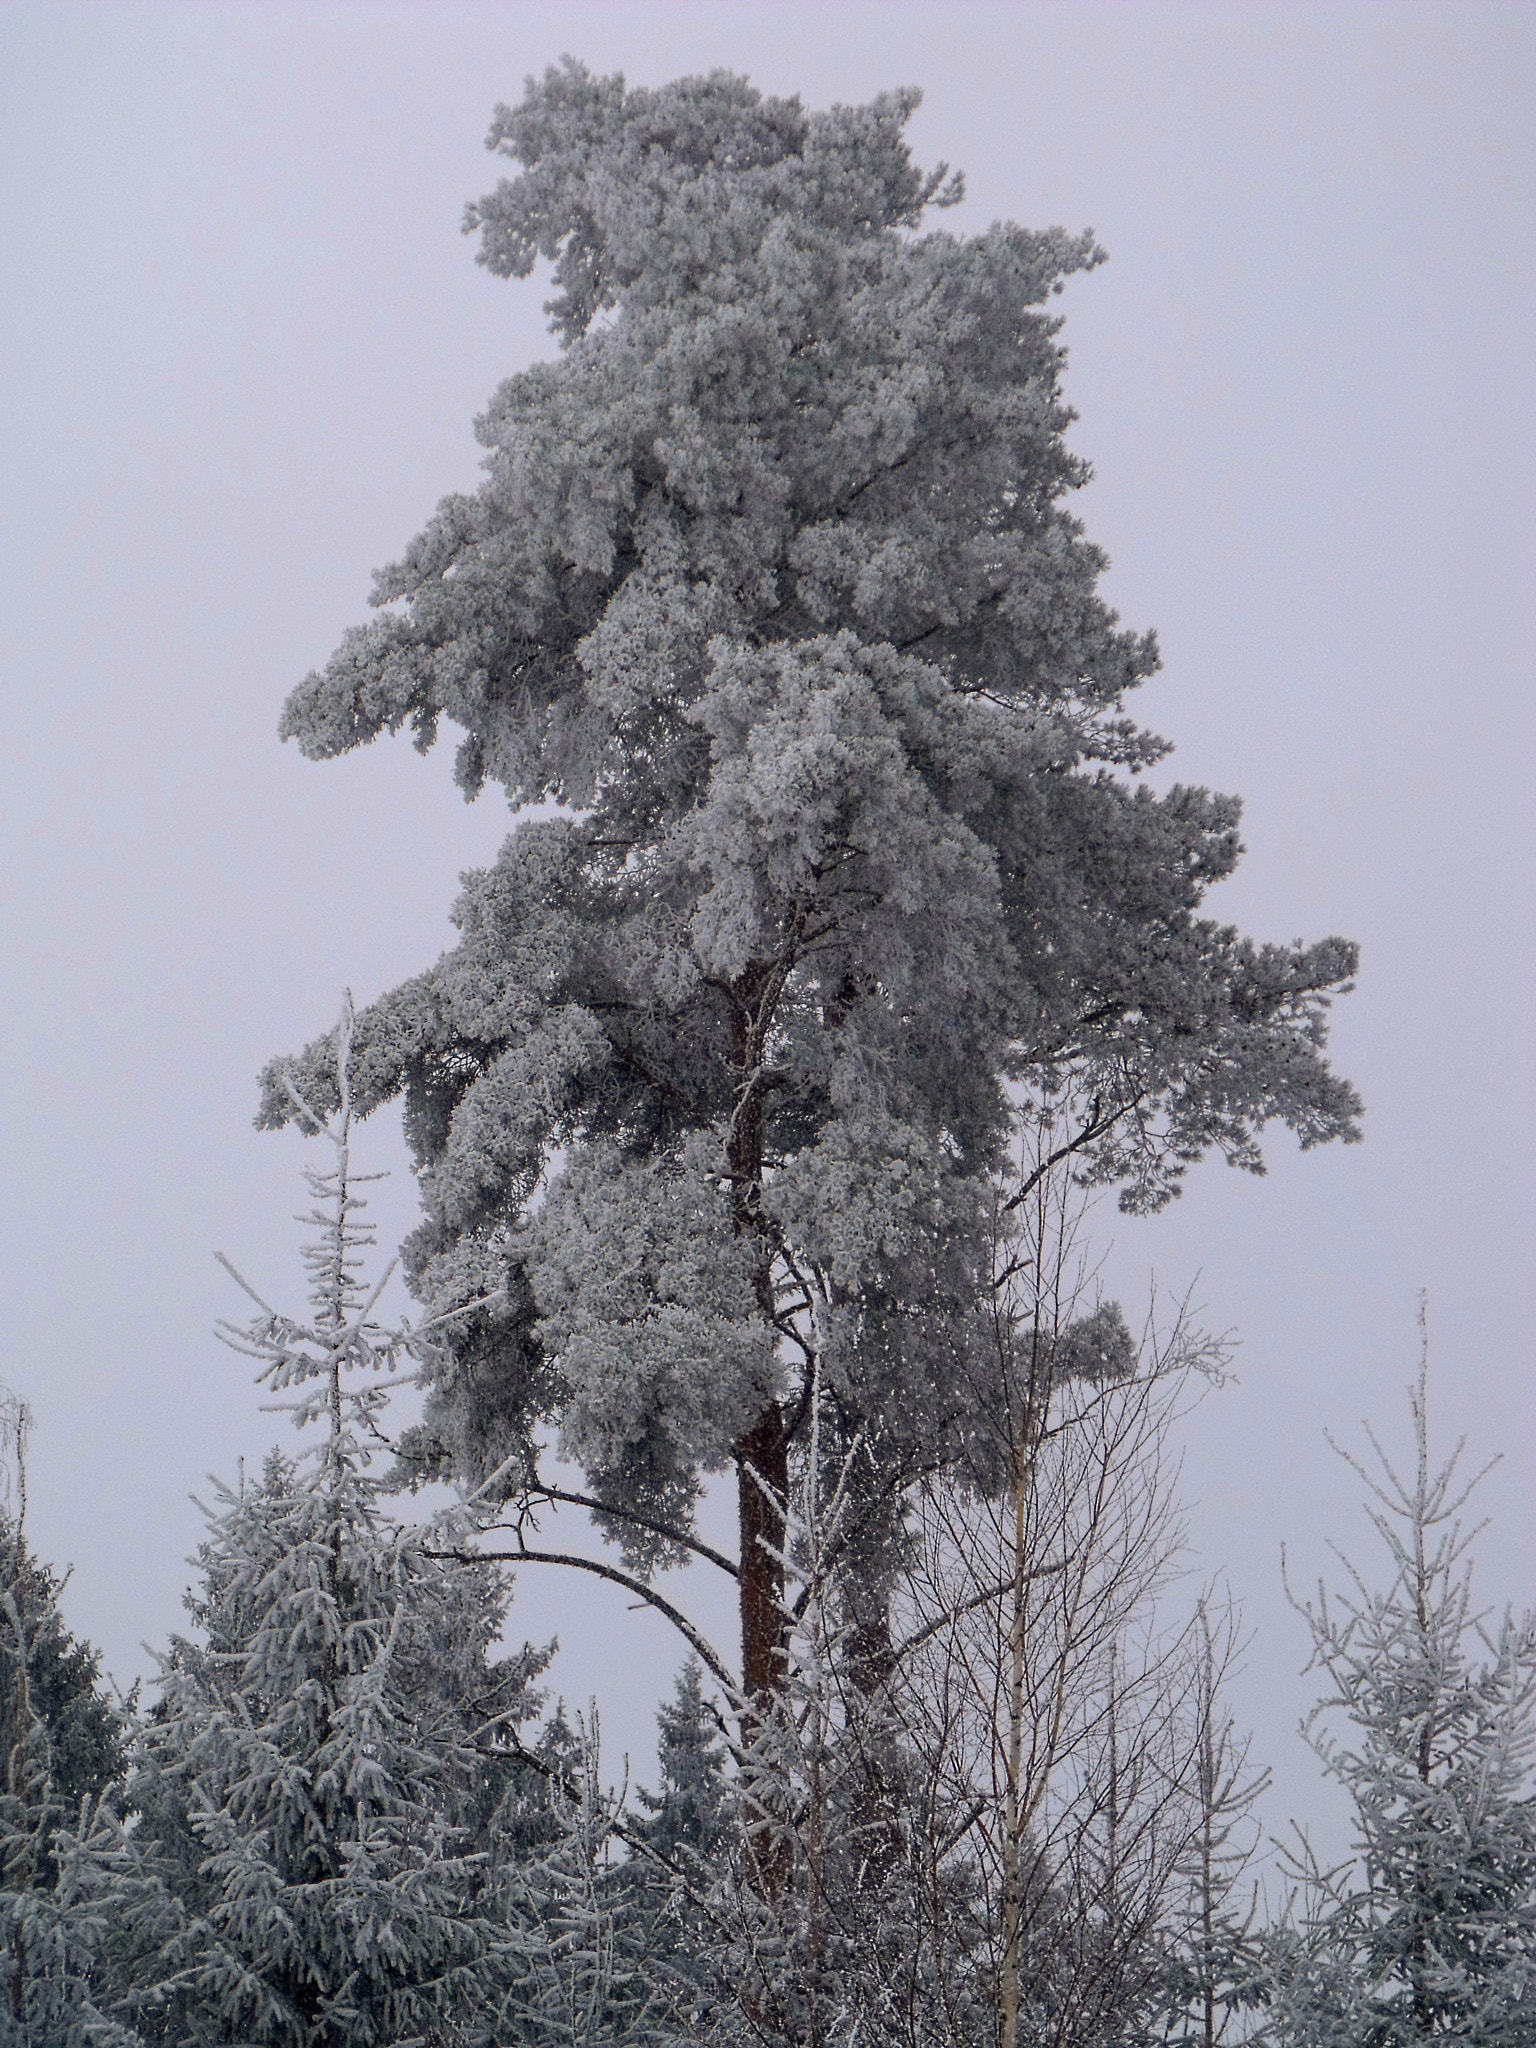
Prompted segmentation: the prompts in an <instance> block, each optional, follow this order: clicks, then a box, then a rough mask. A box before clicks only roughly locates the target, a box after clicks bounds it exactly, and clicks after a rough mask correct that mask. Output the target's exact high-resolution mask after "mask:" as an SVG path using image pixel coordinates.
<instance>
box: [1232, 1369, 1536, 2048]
mask: <svg viewBox="0 0 1536 2048" xmlns="http://www.w3.org/2000/svg"><path fill="white" fill-rule="evenodd" d="M1409 1400H1410V1404H1411V1410H1412V1417H1413V1433H1414V1463H1413V1466H1412V1467H1411V1469H1410V1470H1409V1471H1408V1472H1407V1473H1406V1474H1404V1473H1401V1472H1400V1471H1399V1470H1398V1468H1397V1467H1396V1466H1395V1465H1394V1464H1393V1462H1392V1461H1391V1459H1390V1458H1389V1457H1388V1456H1387V1454H1386V1452H1385V1451H1384V1450H1383V1449H1382V1447H1381V1445H1380V1444H1379V1442H1378V1441H1377V1439H1376V1437H1375V1435H1374V1434H1371V1436H1370V1442H1371V1448H1372V1451H1373V1453H1374V1454H1375V1463H1374V1465H1372V1466H1369V1467H1368V1466H1367V1465H1365V1464H1364V1463H1362V1462H1360V1461H1357V1460H1356V1459H1355V1458H1353V1457H1350V1458H1349V1463H1350V1465H1351V1466H1352V1467H1353V1469H1354V1470H1355V1471H1356V1472H1357V1473H1358V1474H1359V1476H1360V1478H1361V1479H1362V1480H1363V1481H1364V1483H1365V1485H1366V1487H1367V1488H1368V1490H1369V1494H1370V1499H1371V1506H1370V1509H1369V1512H1370V1519H1371V1522H1372V1524H1373V1526H1374V1528H1375V1530H1376V1533H1377V1535H1378V1536H1379V1537H1380V1539H1381V1542H1382V1545H1383V1547H1384V1549H1385V1551H1386V1560H1385V1562H1386V1565H1387V1574H1386V1582H1385V1590H1377V1589H1376V1586H1373V1584H1372V1581H1371V1579H1370V1577H1368V1576H1367V1575H1366V1574H1365V1573H1363V1572H1360V1571H1357V1570H1356V1569H1355V1568H1354V1567H1353V1566H1351V1565H1349V1564H1348V1562H1347V1561H1346V1563H1345V1570H1346V1573H1347V1578H1346V1583H1345V1586H1344V1588H1343V1590H1342V1591H1339V1592H1335V1593H1331V1594H1330V1593H1329V1592H1327V1591H1326V1590H1323V1589H1321V1588H1320V1589H1319V1592H1318V1596H1317V1598H1316V1600H1315V1601H1314V1602H1309V1603H1306V1604H1305V1605H1304V1606H1303V1607H1302V1612H1303V1613H1304V1615H1305V1617H1306V1620H1307V1624H1308V1627H1309V1628H1310V1630H1311V1634H1312V1653H1313V1664H1314V1665H1315V1666H1316V1668H1317V1669H1318V1670H1320V1671H1321V1672H1322V1673H1323V1675H1324V1677H1325V1678H1326V1680H1327V1684H1328V1690H1327V1692H1326V1693H1325V1695H1324V1697H1323V1699H1322V1700H1321V1701H1320V1703H1319V1705H1318V1707H1317V1708H1316V1710H1315V1712H1314V1714H1313V1716H1312V1719H1311V1721H1310V1723H1309V1724H1308V1725H1309V1733H1310V1737H1311V1741H1312V1745H1313V1747H1314V1749H1315V1750H1316V1752H1317V1754H1318V1756H1319V1757H1320V1758H1321V1760H1322V1763H1323V1766H1324V1768H1325V1769H1326V1771H1327V1772H1328V1775H1329V1776H1330V1777H1331V1778H1332V1779H1333V1780H1334V1781H1335V1782H1336V1783H1337V1784H1338V1785H1340V1786H1341V1787H1342V1788H1343V1790H1344V1791H1345V1792H1346V1793H1347V1794H1348V1797H1349V1801H1350V1806H1351V1808H1352V1818H1353V1823H1354V1842H1353V1845H1352V1846H1353V1852H1354V1853H1353V1856H1352V1858H1351V1859H1350V1860H1349V1861H1348V1862H1346V1863H1344V1864H1343V1865H1341V1866H1340V1867H1339V1868H1337V1869H1326V1868H1323V1867H1322V1866H1321V1864H1320V1863H1319V1861H1318V1859H1317V1858H1315V1857H1314V1856H1313V1855H1312V1854H1311V1852H1310V1850H1309V1848H1308V1846H1307V1844H1306V1842H1305V1839H1303V1840H1302V1842H1301V1844H1300V1846H1299V1848H1298V1850H1297V1851H1296V1854H1295V1865H1296V1871H1295V1874H1296V1876H1297V1878H1298V1879H1299V1882H1300V1887H1301V1888H1300V1893H1299V1897H1298V1898H1297V1900H1296V1901H1295V1902H1294V1905H1293V1912H1292V1916H1291V1920H1290V1923H1289V1925H1288V1926H1287V1927H1285V1928H1284V1929H1282V1930H1281V1933H1280V1934H1279V1936H1278V1937H1277V1939H1276V1944H1275V1971H1274V2000H1273V2011H1272V2014H1271V2020H1272V2024H1273V2029H1274V2038H1275V2039H1276V2040H1277V2041H1280V2042H1283V2043H1285V2044H1286V2048H1408V2044H1410V2043H1418V2042H1428V2041H1441V2040H1445V2041H1462V2042H1466V2043H1469V2044H1476V2048H1529V2043H1530V2042H1531V2041H1533V2040H1536V1622H1533V1620H1532V1619H1531V1618H1530V1617H1527V1618H1526V1619H1525V1620H1524V1621H1523V1622H1521V1621H1517V1620H1516V1619H1515V1618H1514V1617H1513V1616H1512V1615H1510V1614H1508V1613H1506V1614H1505V1615H1504V1616H1503V1618H1502V1620H1500V1621H1499V1622H1498V1624H1497V1626H1496V1627H1490V1626H1489V1625H1488V1622H1487V1620H1486V1618H1485V1617H1484V1615H1483V1614H1481V1613H1480V1612H1479V1610H1478V1608H1477V1605H1476V1603H1475V1601H1474V1598H1473V1591H1472V1564H1471V1556H1470V1549H1471V1544H1472V1542H1473V1539H1474V1537H1475V1535H1476V1533H1477V1531H1476V1529H1475V1528H1468V1527H1467V1526H1466V1525H1465V1524H1464V1523H1463V1521H1462V1519H1461V1517H1462V1510H1463V1508H1464V1506H1465V1504H1466V1501H1467V1497H1468V1495H1469V1494H1470V1493H1471V1491H1472V1489H1473V1486H1475V1484H1476V1480H1475V1479H1474V1480H1472V1481H1471V1482H1470V1483H1468V1482H1463V1481H1462V1480H1461V1479H1460V1478H1459V1477H1458V1470H1457V1468H1458V1464H1459V1460H1460V1456H1461V1447H1460V1446H1458V1447H1457V1450H1456V1452H1454V1453H1453V1454H1452V1456H1451V1457H1450V1458H1449V1459H1448V1460H1447V1461H1446V1462H1445V1463H1444V1464H1442V1465H1440V1466H1438V1467H1436V1466H1434V1465H1432V1463H1431V1460H1430V1448H1429V1424H1428V1414H1427V1407H1426V1368H1425V1362H1424V1359H1423V1357H1422V1356H1421V1360H1420V1366H1419V1374H1418V1379H1417V1383H1416V1384H1415V1385H1414V1386H1413V1387H1412V1388H1410V1390H1409ZM1378 1584H1379V1582H1378Z"/></svg>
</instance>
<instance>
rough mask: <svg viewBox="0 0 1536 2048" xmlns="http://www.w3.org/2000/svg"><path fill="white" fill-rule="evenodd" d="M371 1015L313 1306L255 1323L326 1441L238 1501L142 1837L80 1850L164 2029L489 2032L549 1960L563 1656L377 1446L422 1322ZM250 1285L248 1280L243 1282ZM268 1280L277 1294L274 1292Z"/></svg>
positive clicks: (156, 1723)
mask: <svg viewBox="0 0 1536 2048" xmlns="http://www.w3.org/2000/svg"><path fill="white" fill-rule="evenodd" d="M350 1029H351V1009H350V1004H349V1005H348V1007H347V1009H346V1011H345V1012H344V1014H343V1018H342V1022H341V1025H340V1026H339V1028H338V1030H337V1033H336V1034H335V1041H334V1055H333V1056H334V1058H335V1061H336V1065H337V1069H338V1072H339V1073H340V1074H341V1075H342V1076H343V1078H342V1081H341V1084H340V1089H339V1096H340V1109H339V1112H338V1114H337V1116H336V1117H335V1119H334V1120H333V1121H331V1122H326V1121H324V1120H322V1119H320V1118H319V1117H313V1116H309V1114H308V1112H307V1111H306V1112H305V1113H306V1119H307V1121H309V1122H310V1124H311V1125H312V1127H313V1128H315V1129H316V1130H317V1131H318V1132H319V1133H321V1134H323V1136H324V1138H325V1139H326V1140H327V1141H328V1142H329V1144H330V1146H331V1148H332V1152H333V1163H332V1165H331V1168H330V1170H329V1171H327V1172H311V1173H310V1175H309V1181H310V1187H311V1190H312V1193H313V1194H314V1196H315V1208H314V1211H313V1212H312V1216H311V1219H310V1220H311V1221H312V1223H313V1224H314V1226H315V1230H316V1235H315V1237H314V1238H313V1240H312V1241H311V1242H310V1243H309V1244H308V1245H307V1246H306V1248H305V1261H306V1265H307V1267H308V1270H309V1275H310V1280H311V1299H310V1312H309V1314H308V1316H307V1317H305V1318H303V1319H302V1320H296V1319H291V1318H289V1317H287V1316H284V1315H282V1314H280V1313H278V1312H276V1311H274V1310H272V1309H269V1308H267V1307H266V1306H265V1304H260V1303H259V1304H258V1306H259V1308H260V1313H259V1314H258V1315H257V1316H256V1317H255V1319H254V1320H253V1321H252V1322H250V1323H249V1324H248V1325H246V1326H244V1327H243V1328H242V1329H238V1330H236V1329H231V1330H229V1332H228V1335H229V1337H230V1341H231V1342H233V1343H234V1344H235V1346H236V1348H237V1349H239V1350H241V1351H243V1352H245V1353H246V1354H248V1355H250V1356H253V1357H254V1358H255V1359H256V1360H257V1361H258V1362H259V1365H260V1368H261V1371H260V1377H261V1378H262V1380H263V1381H265V1382H266V1384H267V1385H268V1386H270V1387H272V1388H275V1389H277V1390H280V1391H286V1392H287V1393H288V1394H289V1396H290V1399H289V1402H288V1405H290V1406H291V1407H292V1408H293V1409H294V1411H295V1415H296V1419H297V1420H298V1421H299V1422H300V1423H301V1424H303V1423H305V1422H308V1421H312V1420H314V1419H317V1418H318V1419H322V1420H323V1422H324V1424H325V1434H324V1439H323V1441H322V1442H321V1443H320V1444H319V1445H318V1446H316V1447H315V1448H314V1449H313V1450H312V1451H311V1452H310V1453H309V1454H308V1455H307V1457H305V1458H303V1459H301V1460H300V1461H299V1462H298V1463H295V1462H293V1461H291V1460H289V1459H287V1458H285V1457H283V1456H281V1455H279V1454H278V1453H275V1452H274V1453H273V1455H272V1456H271V1458H269V1460H268V1462H267V1465H266V1468H265V1470H264V1472H263V1474H262V1476H261V1479H260V1480H259V1481H256V1482H246V1481H242V1483H241V1484H240V1485H239V1486H238V1487H237V1488H234V1489H228V1488H221V1489H220V1497H219V1500H218V1503H217V1506H216V1508H215V1510H214V1512H213V1514H212V1515H211V1517H210V1521H211V1526H210V1531H209V1535H208V1538H207V1540H206V1541H205V1542H204V1544H203V1546H202V1548H201V1550H200V1552H199V1555H198V1564H199V1585H198V1587H197V1589H196V1590H195V1592H194V1593H193V1595H192V1596H191V1598H190V1600H189V1603H188V1605H189V1608H190V1610H191V1614H192V1618H193V1621H194V1623H195V1624H196V1626H197V1630H198V1639H195V1640H194V1639H188V1640H181V1641H177V1642H175V1643H174V1644H173V1646H172V1648H171V1651H170V1653H169V1655H168V1656H167V1657H166V1658H165V1660H164V1666H163V1671H162V1675H161V1679H160V1683H159V1698H158V1700H157V1702H156V1704H155V1707H154V1709H153V1711H152V1712H151V1713H150V1714H149V1716H148V1717H147V1719H146V1720H145V1721H144V1723H143V1724H142V1726H141V1729H140V1732H139V1736H138V1740H137V1742H136V1744H135V1746H134V1750H133V1755H132V1774H131V1778H130V1780H129V1783H128V1786H127V1789H126V1794H125V1800H126V1806H127V1815H126V1818H125V1819H124V1821H123V1823H122V1824H121V1825H120V1826H119V1827H118V1828H117V1830H116V1834H115V1837H114V1838H113V1839H112V1840H111V1841H110V1842H107V1843H103V1841H102V1840H101V1839H100V1836H99V1833H98V1836H97V1837H96V1838H95V1839H94V1840H92V1841H90V1842H87V1843H83V1844H81V1845H80V1847H79V1849H78V1851H77V1853H76V1854H75V1856H74V1857H73V1859H72V1864H71V1868H72V1871H73V1872H74V1873H75V1874H77V1875H79V1876H80V1877H81V1880H82V1881H88V1880H89V1879H90V1876H91V1872H92V1870H94V1872H95V1879H94V1882H95V1889H96V1893H97V1897H98V1901H99V1903H101V1904H102V1905H104V1906H105V1907H106V1908H107V1909H108V1910H109V1911H110V1913H111V1915H112V1920H113V1935H112V1940H111V1943H110V1944H109V1949H108V1954H107V1957H106V1967H105V1971H104V1972H103V1971H102V1970H98V1977H104V1979H105V1981H106V1982H107V1983H109V1984H110V1988H111V1990H112V1991H113V1993H114V2003H115V2009H116V2010H117V2011H118V2012H119V2013H121V2014H124V2015H126V2016H127V2017H129V2018H130V2019H131V2021H132V2023H133V2024H134V2025H135V2026H136V2027H137V2028H138V2030H139V2031H140V2033H141V2034H142V2035H143V2037H144V2038H145V2039H146V2040H148V2041H155V2042H166V2043H177V2044H186V2048H194V2044H196V2048H202V2044H210V2048H211V2044H213V2043H217V2042H229V2043H235V2042H240V2043H251V2044H255V2043H262V2044H270V2048H322V2044H323V2048H342V2044H356V2048H373V2044H381V2048H382V2044H385V2043H397V2042H403V2041H407V2040H421V2041H426V2040H428V2039H430V2040H432V2041H447V2040H450V2039H452V2040H465V2041H468V2040H470V2039H471V2038H473V2036H474V2024H478V2017H479V2015H480V2014H481V2013H482V2012H483V2011H485V2010H487V2009H491V2008H493V2007H494V2004H495V2001H496V1999H497V1997H498V1995H499V1994H500V1993H501V1992H502V1991H504V1990H505V1988H506V1987H507V1985H508V1984H509V1983H510V1982H511V1981H513V1980H514V1979H515V1977H516V1976H517V1974H518V1972H519V1971H520V1969H522V1968H524V1967H526V1949H527V1943H526V1941H525V1940H524V1939H523V1937H522V1934H521V1932H520V1929H519V1926H518V1923H517V1920H516V1916H515V1914H514V1913H513V1912H512V1910H511V1907H510V1895H509V1892H508V1873H507V1869H506V1857H505V1855H504V1854H503V1852H502V1844H501V1841H500V1838H499V1833H498V1826H497V1820H498V1813H499V1810H500V1808H501V1806H502V1804H503V1801H504V1798H505V1797H506V1795H507V1794H508V1792H509V1791H510V1790H511V1789H512V1783H513V1777H514V1771H515V1748H514V1745H513V1741H512V1738H513V1737H514V1735H515V1731H516V1728H517V1724H518V1723H519V1722H520V1721H523V1720H526V1719H527V1718H528V1717H529V1716H530V1715H531V1714H532V1712H533V1711H534V1710H535V1707H536V1705H537V1696H536V1695H535V1694H533V1693H532V1692H531V1690H530V1687H531V1681H532V1679H533V1678H534V1676H535V1675H536V1673H537V1670H538V1669H539V1666H540V1664H541V1662H542V1661H544V1660H543V1659H542V1657H540V1656H539V1655H537V1654H535V1653H530V1652H526V1651H525V1652H523V1653H522V1654H521V1655H517V1656H512V1657H505V1656H500V1655H498V1653H497V1643H498V1639H499V1637H500V1634H501V1630H502V1626H503V1623H504V1621H505V1613H506V1593H505V1588H504V1585H503V1583H502V1581H501V1580H500V1579H499V1577H498V1575H497V1574H496V1573H495V1572H494V1571H493V1569H492V1568H490V1567H487V1566H482V1567H478V1568H466V1567H465V1566H464V1565H462V1564H460V1563H458V1562H457V1561H456V1560H454V1559H452V1558H450V1557H448V1556H446V1555H444V1554H443V1553H444V1550H445V1547H446V1546H447V1545H448V1544H449V1543H450V1542H451V1539H452V1531H451V1530H449V1531H447V1532H445V1531H443V1530H441V1529H439V1530H437V1531H433V1530H431V1529H428V1530H425V1531H421V1530H409V1529H404V1528H401V1527H399V1526H397V1525H396V1524H394V1523H393V1522H392V1521H391V1520H389V1519H388V1518H387V1516H386V1515H385V1514H384V1512H383V1510H382V1507H381V1503H380V1500H379V1486H378V1481H377V1479H376V1478H375V1477H374V1476H373V1475H372V1474H371V1473H370V1471H369V1441H370V1436H371V1434H372V1431H373V1426H374V1423H375V1419H376V1417H377V1413H378V1409H379V1406H380V1403H381V1401H382V1400H383V1398H384V1395H385V1392H386V1391H387V1386H388V1383H389V1382H390V1380H391V1379H393V1378H396V1377H398V1374H397V1371H396V1368H398V1367H399V1366H400V1365H401V1364H403V1363H405V1362H407V1361H408V1359H409V1356H410V1355H411V1354H412V1353H417V1354H419V1351H420V1347H421V1344H422V1341H423V1340H422V1336H421V1334H420V1333H412V1332H410V1331H408V1330H404V1329H401V1330H395V1331H389V1330H385V1329H384V1328H382V1327H381V1326H380V1325H378V1324H377V1323H376V1322H375V1320H374V1311H375V1308H376V1304H377V1301H378V1298H379V1294H380V1292H381V1290H382V1285H383V1283H382V1282H380V1283H379V1284H378V1285H376V1286H372V1287H370V1286H369V1285H368V1283H367V1281H366V1280H365V1277H364V1273H363V1264H364V1255H365V1253H366V1251H367V1249H368V1247H369V1246H370V1244H371V1242H372V1240H371V1236H370V1233H369V1231H368V1228H367V1226H366V1224H365V1222H364V1221H363V1218H362V1215H361V1211H362V1208H363V1206H364V1204H363V1200H362V1197H361V1195H360V1194H359V1192H358V1177H356V1176H354V1174H353V1172H352V1168H351V1163H350V1152H349V1146H350V1121H351V1109H350V1103H349V1101H348V1098H347V1090H346V1085H345V1078H344V1076H345V1066H346V1056H347V1049H348V1042H349V1035H350ZM242 1284H243V1283H242ZM247 1291H250V1290H247Z"/></svg>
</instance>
